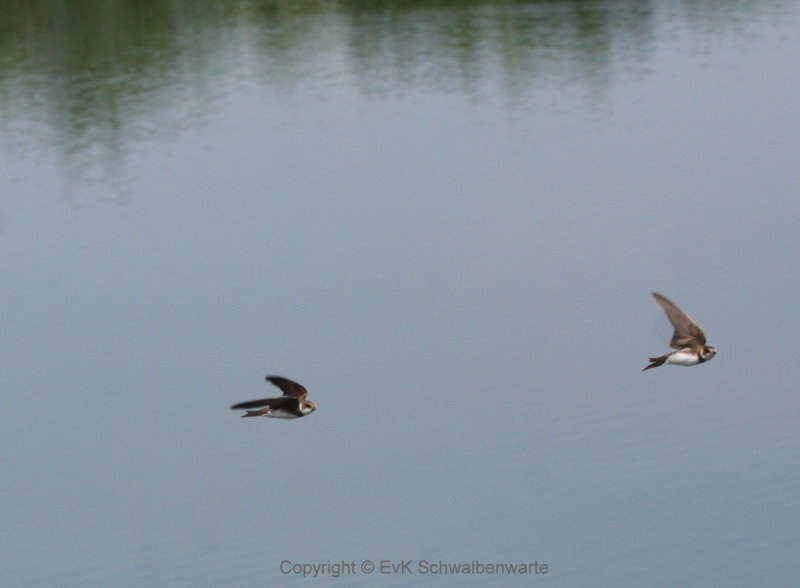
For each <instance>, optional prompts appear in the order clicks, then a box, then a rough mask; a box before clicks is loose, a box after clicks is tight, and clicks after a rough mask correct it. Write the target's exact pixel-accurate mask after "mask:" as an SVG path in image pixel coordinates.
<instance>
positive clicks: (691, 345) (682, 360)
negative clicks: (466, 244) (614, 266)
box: [642, 292, 717, 371]
mask: <svg viewBox="0 0 800 588" xmlns="http://www.w3.org/2000/svg"><path fill="white" fill-rule="evenodd" d="M653 298H655V299H656V302H658V303H659V304H660V305H661V308H663V309H664V312H665V313H667V318H668V319H669V322H670V323H672V326H673V328H674V329H675V333H674V334H673V335H672V340H671V341H670V342H669V346H670V347H672V348H673V349H677V351H673V352H672V353H667V354H666V355H662V356H661V357H651V358H650V361H651V362H652V363H651V364H650V365H648V366H647V367H646V368H644V369H643V370H642V371H646V370H649V369H650V368H654V367H658V366H660V365H664V364H665V363H666V364H673V365H684V366H690V365H697V364H698V363H705V362H707V361H708V360H709V359H711V358H712V357H714V356H715V355H716V354H717V348H716V347H711V346H709V345H706V336H705V334H704V333H703V329H701V328H700V327H699V326H698V324H697V323H696V322H694V321H693V320H692V319H691V318H689V315H688V314H686V313H685V312H683V311H682V310H681V309H680V308H678V306H677V305H676V304H675V303H674V302H672V301H671V300H669V299H667V298H666V297H664V296H662V295H661V294H659V293H658V292H653Z"/></svg>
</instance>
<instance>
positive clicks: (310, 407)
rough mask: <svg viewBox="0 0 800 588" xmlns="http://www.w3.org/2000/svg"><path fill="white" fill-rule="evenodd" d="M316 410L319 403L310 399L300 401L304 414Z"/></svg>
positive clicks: (301, 410)
mask: <svg viewBox="0 0 800 588" xmlns="http://www.w3.org/2000/svg"><path fill="white" fill-rule="evenodd" d="M315 410H317V405H316V404H314V403H313V402H311V401H310V400H303V402H301V403H300V412H302V413H303V416H306V415H308V414H311V413H312V412H314V411H315Z"/></svg>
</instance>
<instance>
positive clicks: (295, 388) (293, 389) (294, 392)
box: [266, 376, 308, 400]
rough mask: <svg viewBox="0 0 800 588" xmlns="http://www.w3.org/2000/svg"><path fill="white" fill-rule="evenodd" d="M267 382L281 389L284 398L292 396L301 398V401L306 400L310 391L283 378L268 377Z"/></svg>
mask: <svg viewBox="0 0 800 588" xmlns="http://www.w3.org/2000/svg"><path fill="white" fill-rule="evenodd" d="M266 380H267V382H270V383H271V384H274V385H275V386H277V387H278V388H280V389H281V392H283V395H284V396H291V397H293V398H299V399H300V400H305V399H306V396H307V395H308V391H307V390H306V389H305V388H303V387H302V386H301V385H300V384H298V383H297V382H293V381H292V380H289V379H287V378H282V377H280V376H267V377H266Z"/></svg>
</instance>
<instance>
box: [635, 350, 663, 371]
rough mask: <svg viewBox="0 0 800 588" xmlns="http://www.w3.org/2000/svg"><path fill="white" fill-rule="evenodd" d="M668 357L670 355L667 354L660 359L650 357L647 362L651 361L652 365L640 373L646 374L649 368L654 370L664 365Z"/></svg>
mask: <svg viewBox="0 0 800 588" xmlns="http://www.w3.org/2000/svg"><path fill="white" fill-rule="evenodd" d="M669 355H670V354H669V353H668V354H667V355H662V356H661V357H651V358H650V359H649V361H651V362H652V363H651V364H650V365H648V366H647V367H646V368H644V369H643V370H642V371H643V372H646V371H647V370H649V369H650V368H654V367H658V366H660V365H664V363H665V362H666V361H667V358H668V357H669Z"/></svg>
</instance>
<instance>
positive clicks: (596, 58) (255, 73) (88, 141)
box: [0, 0, 777, 159]
mask: <svg viewBox="0 0 800 588" xmlns="http://www.w3.org/2000/svg"><path fill="white" fill-rule="evenodd" d="M776 1H777V0H776ZM682 5H683V4H677V3H658V2H649V1H638V2H629V1H620V0H605V1H604V0H594V1H587V0H583V1H578V0H575V1H569V0H549V1H539V2H522V1H516V2H514V1H508V0H506V1H500V0H497V1H491V0H462V1H456V0H339V1H335V0H328V1H324V0H316V1H315V0H308V1H302V0H289V1H274V0H273V1H257V0H227V1H226V0H219V1H214V2H197V1H193V0H173V1H166V0H82V1H80V2H74V1H67V0H64V1H56V0H47V1H45V0H41V1H35V0H26V1H5V2H0V8H2V12H3V18H2V19H0V108H2V115H0V117H1V118H0V124H2V126H3V129H2V130H3V131H4V132H5V134H7V135H8V134H10V135H12V136H13V135H15V134H16V135H26V136H28V137H31V136H34V135H37V133H40V132H43V131H45V130H46V131H47V132H49V133H52V134H54V135H55V137H56V138H55V141H56V143H58V144H59V145H61V150H62V157H63V158H65V159H70V158H72V156H74V155H75V154H76V153H79V152H83V151H85V150H87V149H90V148H93V147H96V146H100V147H101V148H102V149H105V150H107V151H108V152H110V153H112V154H116V157H122V154H123V153H124V151H125V148H126V144H128V143H130V142H132V141H136V140H137V138H143V137H147V136H153V135H154V134H155V135H158V134H159V133H177V132H180V130H181V129H183V128H186V127H187V126H196V125H198V124H203V121H204V120H205V119H206V118H207V117H208V116H209V113H210V112H213V109H214V105H215V104H217V103H218V101H219V99H220V97H221V96H224V95H225V93H226V92H227V91H229V90H230V89H231V85H233V84H236V83H239V82H242V81H243V80H246V79H254V80H256V82H257V83H259V84H265V85H268V86H270V87H271V88H275V87H277V88H286V87H289V88H291V87H295V86H297V85H299V84H304V83H308V81H309V80H312V81H313V80H315V79H318V80H321V81H319V82H318V83H317V84H316V89H317V99H319V98H320V97H322V98H324V94H325V84H326V83H327V82H326V81H325V80H328V79H330V80H334V81H336V82H337V83H340V84H346V85H348V86H349V87H352V88H355V89H356V90H357V91H358V92H360V93H362V94H366V95H368V94H371V93H374V94H385V93H388V92H393V91H397V90H401V89H402V88H404V87H407V86H410V85H414V86H419V87H424V88H431V89H433V90H435V91H449V92H458V93H463V94H472V93H475V92H476V91H477V89H478V88H479V87H481V86H488V87H489V88H490V90H491V91H496V92H501V93H505V94H508V95H509V96H511V97H517V98H518V97H519V96H524V95H526V93H530V92H535V91H536V89H537V88H538V87H541V86H542V85H550V84H558V85H565V84H566V85H575V84H579V85H582V86H584V87H585V88H586V90H587V93H588V94H589V95H590V96H598V97H601V96H602V95H603V94H604V93H605V91H606V90H605V88H606V87H607V86H608V85H610V84H612V83H613V81H614V79H615V76H616V75H617V74H618V73H619V71H620V70H623V69H625V68H629V67H631V66H632V65H633V66H634V67H635V65H636V64H637V63H642V62H646V61H647V60H648V58H649V56H650V55H652V53H653V51H654V44H655V43H656V41H655V32H654V31H655V28H656V26H657V14H658V9H659V8H660V7H663V6H669V7H670V8H669V10H671V11H673V12H674V11H675V10H676V9H675V7H676V6H682ZM724 5H725V9H724V10H721V9H720V3H718V2H706V3H704V2H691V3H688V5H687V6H688V7H689V8H687V9H686V10H680V9H677V11H678V12H679V13H680V16H681V17H682V18H689V19H691V20H692V21H693V22H702V23H703V24H702V25H699V26H698V28H702V29H708V27H709V22H708V21H709V19H710V20H711V21H712V22H716V21H720V22H721V23H730V22H735V23H739V24H740V23H742V22H747V18H748V17H749V16H750V15H751V14H753V13H757V12H758V10H759V9H760V7H762V6H763V3H757V2H752V1H750V2H745V1H738V2H737V1H734V2H727V3H725V4H724ZM698 6H700V7H701V8H698ZM702 6H705V7H706V8H707V9H705V10H704V9H703V8H702ZM165 113H166V114H165ZM160 117H162V118H160ZM163 117H165V118H163ZM21 121H24V122H21ZM121 137H125V139H124V141H123V140H122V138H121ZM22 143H23V144H25V143H26V141H25V140H24V139H23V141H22ZM34 143H35V141H34ZM23 148H24V147H23Z"/></svg>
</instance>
